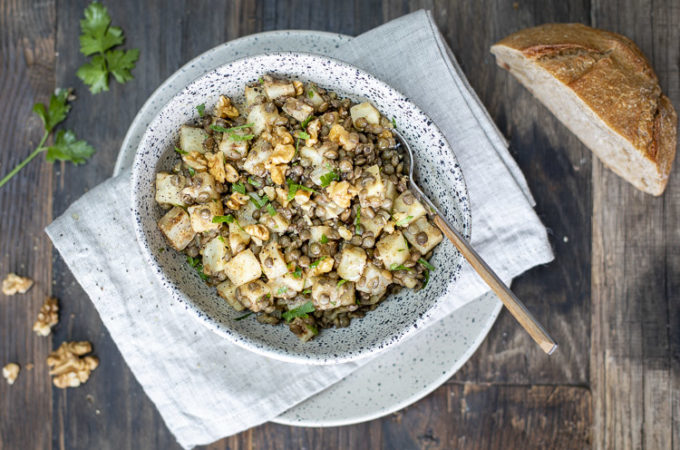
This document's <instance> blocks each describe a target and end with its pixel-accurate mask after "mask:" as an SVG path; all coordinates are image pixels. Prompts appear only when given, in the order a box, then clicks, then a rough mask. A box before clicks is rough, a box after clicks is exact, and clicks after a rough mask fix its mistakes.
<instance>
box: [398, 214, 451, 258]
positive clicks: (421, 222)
mask: <svg viewBox="0 0 680 450" xmlns="http://www.w3.org/2000/svg"><path fill="white" fill-rule="evenodd" d="M419 233H425V236H426V237H427V240H426V241H425V243H424V244H419V243H418V237H417V236H418V234H419ZM404 236H405V237H406V239H408V241H409V242H410V243H411V245H412V246H413V248H415V249H416V250H418V251H419V252H420V254H421V255H425V254H427V253H428V252H429V251H430V250H432V249H433V248H434V247H435V246H436V245H437V244H439V243H440V242H441V241H442V239H443V235H442V233H441V231H439V228H437V227H435V226H434V225H432V224H431V223H430V222H429V221H428V220H427V218H426V217H421V218H419V219H418V220H416V221H414V222H413V223H412V224H411V225H409V226H408V227H407V228H405V229H404Z"/></svg>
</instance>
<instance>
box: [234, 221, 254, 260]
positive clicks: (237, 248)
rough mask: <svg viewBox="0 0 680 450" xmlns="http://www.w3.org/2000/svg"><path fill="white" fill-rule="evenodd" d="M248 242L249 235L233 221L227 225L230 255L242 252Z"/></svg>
mask: <svg viewBox="0 0 680 450" xmlns="http://www.w3.org/2000/svg"><path fill="white" fill-rule="evenodd" d="M249 242H250V235H249V234H248V233H246V232H245V231H244V230H243V229H242V228H241V227H240V226H239V224H237V223H236V222H235V221H234V222H232V223H230V224H229V248H230V249H231V253H232V255H235V254H237V253H240V252H242V251H243V250H245V249H246V246H247V245H248V243H249Z"/></svg>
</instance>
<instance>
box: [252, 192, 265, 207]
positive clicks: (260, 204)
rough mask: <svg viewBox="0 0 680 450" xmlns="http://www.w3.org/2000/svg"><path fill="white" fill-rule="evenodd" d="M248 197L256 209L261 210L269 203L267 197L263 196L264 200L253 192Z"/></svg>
mask: <svg viewBox="0 0 680 450" xmlns="http://www.w3.org/2000/svg"><path fill="white" fill-rule="evenodd" d="M248 195H249V196H250V201H252V202H253V204H254V205H255V206H257V207H258V208H262V207H263V206H264V205H266V204H267V203H268V202H269V197H267V196H266V195H265V196H264V198H260V196H259V195H257V194H256V193H255V192H251V193H249V194H248Z"/></svg>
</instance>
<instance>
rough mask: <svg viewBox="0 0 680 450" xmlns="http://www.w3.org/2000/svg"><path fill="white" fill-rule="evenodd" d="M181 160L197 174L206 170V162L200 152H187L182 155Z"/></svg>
mask: <svg viewBox="0 0 680 450" xmlns="http://www.w3.org/2000/svg"><path fill="white" fill-rule="evenodd" d="M182 160H183V161H184V163H185V164H186V165H187V166H189V167H191V168H192V169H194V170H197V171H199V172H204V171H205V170H206V169H207V168H208V161H206V159H205V156H203V154H202V153H201V152H189V153H187V154H186V155H182ZM211 175H212V174H211Z"/></svg>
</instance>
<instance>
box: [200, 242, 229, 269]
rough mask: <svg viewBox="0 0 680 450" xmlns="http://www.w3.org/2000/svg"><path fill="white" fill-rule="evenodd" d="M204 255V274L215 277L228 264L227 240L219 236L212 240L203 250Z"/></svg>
mask: <svg viewBox="0 0 680 450" xmlns="http://www.w3.org/2000/svg"><path fill="white" fill-rule="evenodd" d="M202 253H203V273H205V274H206V275H211V276H215V275H217V274H218V273H219V272H222V271H223V270H224V265H225V264H226V263H227V244H226V239H224V238H223V237H222V236H217V237H216V238H214V239H211V240H210V241H209V242H208V243H207V244H205V247H203V250H202Z"/></svg>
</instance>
